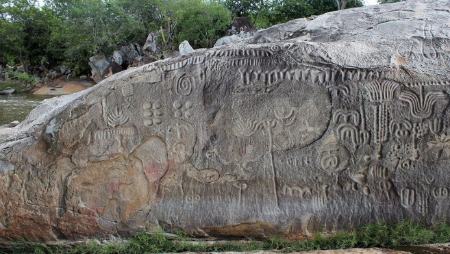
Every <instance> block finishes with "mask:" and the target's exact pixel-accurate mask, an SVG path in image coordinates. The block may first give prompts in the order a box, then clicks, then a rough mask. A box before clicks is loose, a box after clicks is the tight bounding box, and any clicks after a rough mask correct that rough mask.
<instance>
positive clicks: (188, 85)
mask: <svg viewBox="0 0 450 254" xmlns="http://www.w3.org/2000/svg"><path fill="white" fill-rule="evenodd" d="M193 85H194V80H193V78H192V77H188V76H187V75H186V74H183V75H181V76H180V77H178V78H177V80H176V82H175V93H177V94H178V95H183V96H188V95H190V94H191V93H192V89H193Z"/></svg>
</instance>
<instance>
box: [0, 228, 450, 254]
mask: <svg viewBox="0 0 450 254" xmlns="http://www.w3.org/2000/svg"><path fill="white" fill-rule="evenodd" d="M449 241H450V225H448V224H444V223H442V224H439V225H437V226H435V227H431V228H429V227H425V226H423V225H421V224H416V223H412V222H409V221H406V222H402V223H399V224H395V225H388V224H385V223H378V224H371V225H367V226H364V227H361V228H360V229H357V230H354V231H351V232H337V233H335V234H333V235H323V234H317V235H315V236H314V237H313V238H312V239H308V240H303V241H288V240H285V239H283V238H281V237H274V238H272V239H268V240H265V241H263V242H260V241H249V242H228V243H214V244H206V243H202V242H197V243H195V242H192V241H189V239H188V238H187V237H186V236H181V237H177V238H175V239H169V238H167V237H166V236H165V235H163V234H160V233H156V234H148V233H145V232H142V233H139V234H137V235H135V236H134V237H132V238H131V239H130V240H128V241H123V242H114V243H109V244H100V243H99V242H98V241H91V242H88V243H86V244H80V245H76V246H73V247H70V246H46V245H42V244H32V243H27V242H17V243H16V244H15V245H14V246H12V249H9V250H8V251H11V250H12V251H13V252H14V253H33V252H34V253H54V254H59V253H69V254H70V253H72V254H88V253H103V254H125V253H131V254H134V253H163V252H221V251H252V250H253V251H254V250H280V251H283V252H293V251H309V250H320V249H346V248H367V247H385V248H399V247H401V246H412V245H417V244H427V243H446V242H449ZM0 253H2V250H1V249H0Z"/></svg>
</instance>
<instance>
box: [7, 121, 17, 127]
mask: <svg viewBox="0 0 450 254" xmlns="http://www.w3.org/2000/svg"><path fill="white" fill-rule="evenodd" d="M19 123H20V122H19V121H17V120H16V121H12V122H10V123H9V124H8V127H9V128H13V127H16V126H17V125H19Z"/></svg>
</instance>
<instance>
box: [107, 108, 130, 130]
mask: <svg viewBox="0 0 450 254" xmlns="http://www.w3.org/2000/svg"><path fill="white" fill-rule="evenodd" d="M126 122H128V116H127V115H125V114H124V112H123V110H122V109H120V108H119V107H116V108H114V109H113V110H112V111H110V112H108V116H107V123H108V125H109V126H111V127H113V128H114V127H117V126H120V125H123V124H125V123H126Z"/></svg>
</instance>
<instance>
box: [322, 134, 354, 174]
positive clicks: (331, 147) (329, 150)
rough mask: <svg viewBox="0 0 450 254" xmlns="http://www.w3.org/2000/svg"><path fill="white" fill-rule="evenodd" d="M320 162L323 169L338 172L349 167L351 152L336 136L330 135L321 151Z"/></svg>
mask: <svg viewBox="0 0 450 254" xmlns="http://www.w3.org/2000/svg"><path fill="white" fill-rule="evenodd" d="M318 162H319V165H320V167H321V168H322V169H323V170H325V171H327V172H329V173H337V172H340V171H342V170H344V169H346V168H347V166H348V165H349V162H350V154H349V152H348V150H347V149H346V148H345V147H344V146H341V145H339V144H338V143H337V140H336V137H334V136H330V137H328V139H327V140H326V141H325V142H324V144H323V145H322V147H321V149H320V151H319V161H318Z"/></svg>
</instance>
